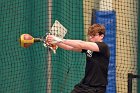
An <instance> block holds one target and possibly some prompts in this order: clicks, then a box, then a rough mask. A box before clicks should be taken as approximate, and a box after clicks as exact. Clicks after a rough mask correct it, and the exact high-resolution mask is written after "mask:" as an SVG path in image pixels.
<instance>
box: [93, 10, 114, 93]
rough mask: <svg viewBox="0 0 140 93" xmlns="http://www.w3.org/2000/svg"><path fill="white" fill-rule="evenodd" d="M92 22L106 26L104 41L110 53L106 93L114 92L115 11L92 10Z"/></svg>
mask: <svg viewBox="0 0 140 93" xmlns="http://www.w3.org/2000/svg"><path fill="white" fill-rule="evenodd" d="M93 23H99V24H103V25H104V26H105V27H106V35H105V38H104V42H105V43H107V44H108V46H109V48H110V55H111V56H110V63H109V71H108V86H107V91H106V93H116V62H115V55H116V12H115V11H112V10H109V11H99V10H93V13H92V22H91V24H93Z"/></svg>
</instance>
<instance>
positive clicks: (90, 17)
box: [0, 0, 140, 93]
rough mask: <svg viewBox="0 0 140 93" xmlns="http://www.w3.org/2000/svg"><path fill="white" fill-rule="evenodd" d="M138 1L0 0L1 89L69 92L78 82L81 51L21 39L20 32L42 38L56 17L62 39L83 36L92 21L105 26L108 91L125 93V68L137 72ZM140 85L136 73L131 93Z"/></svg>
mask: <svg viewBox="0 0 140 93" xmlns="http://www.w3.org/2000/svg"><path fill="white" fill-rule="evenodd" d="M139 6H140V4H139V0H1V1H0V51H1V52H0V74H1V75H0V93H70V92H71V90H72V89H73V87H74V85H75V84H77V83H79V82H80V81H81V79H82V78H83V76H84V69H85V55H83V54H82V53H76V52H72V51H66V50H63V49H60V48H58V49H57V50H56V53H55V54H54V53H53V52H52V50H50V49H48V47H44V45H43V43H42V42H39V43H35V44H33V45H31V46H30V47H28V48H23V47H21V46H20V44H19V40H18V39H19V37H20V35H21V34H27V33H28V34H29V35H31V36H33V37H38V38H44V36H45V35H46V33H48V32H50V29H51V28H52V25H53V24H54V23H55V21H56V20H57V21H58V22H60V23H61V24H62V25H63V26H64V27H65V28H66V29H67V33H66V35H65V37H64V38H66V39H77V40H85V41H86V40H87V30H88V27H89V26H90V25H91V24H93V23H100V24H103V25H105V27H106V37H105V39H104V42H106V43H107V44H108V45H109V48H110V50H111V52H110V53H111V57H110V64H109V72H108V75H109V76H108V86H107V91H106V93H128V92H129V91H128V90H130V89H128V80H129V79H128V73H132V74H134V75H139V74H140V72H139V70H140V68H139V67H140V57H139V53H138V51H139V50H140V48H139V47H138V46H139V42H140V38H139V35H140V33H139V31H140V30H139V28H140V25H139V24H140V19H139V11H140V8H139ZM139 86H140V82H139V79H138V78H134V79H133V80H132V87H131V91H132V93H139V92H140V89H139V88H138V87H139ZM129 93H130V92H129Z"/></svg>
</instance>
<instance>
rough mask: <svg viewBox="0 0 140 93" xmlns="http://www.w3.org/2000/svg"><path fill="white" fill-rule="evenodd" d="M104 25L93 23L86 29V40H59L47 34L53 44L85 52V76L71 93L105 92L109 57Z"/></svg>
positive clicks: (48, 39) (48, 41)
mask: <svg viewBox="0 0 140 93" xmlns="http://www.w3.org/2000/svg"><path fill="white" fill-rule="evenodd" d="M104 37H105V27H104V26H103V25H101V24H93V25H91V26H90V27H89V29H88V41H81V40H70V39H64V40H61V39H60V38H58V37H55V36H53V35H48V37H47V43H48V44H53V41H57V42H55V44H56V45H57V46H58V47H60V48H63V49H65V50H72V51H77V52H82V53H85V54H86V68H85V76H84V77H83V79H82V80H81V82H80V83H79V84H77V85H75V87H74V89H73V90H72V92H71V93H105V91H106V85H107V84H108V81H107V77H108V64H109V58H110V51H109V47H108V45H107V44H106V43H104V42H103V38H104Z"/></svg>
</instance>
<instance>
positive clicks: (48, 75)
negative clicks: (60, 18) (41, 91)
mask: <svg viewBox="0 0 140 93" xmlns="http://www.w3.org/2000/svg"><path fill="white" fill-rule="evenodd" d="M47 4H48V11H47V12H48V19H47V20H48V30H50V29H51V25H52V0H48V2H47ZM47 59H48V60H47V61H48V64H47V91H46V92H47V93H52V91H51V90H52V81H51V79H52V78H51V77H52V62H51V61H52V60H51V49H50V48H48V57H47Z"/></svg>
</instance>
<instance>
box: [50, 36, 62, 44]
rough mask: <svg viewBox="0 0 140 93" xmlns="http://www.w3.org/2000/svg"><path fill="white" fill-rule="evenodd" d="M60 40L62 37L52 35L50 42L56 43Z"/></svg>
mask: <svg viewBox="0 0 140 93" xmlns="http://www.w3.org/2000/svg"><path fill="white" fill-rule="evenodd" d="M62 41H63V39H62V38H60V37H56V36H54V37H53V41H52V44H55V43H58V42H62Z"/></svg>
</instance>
